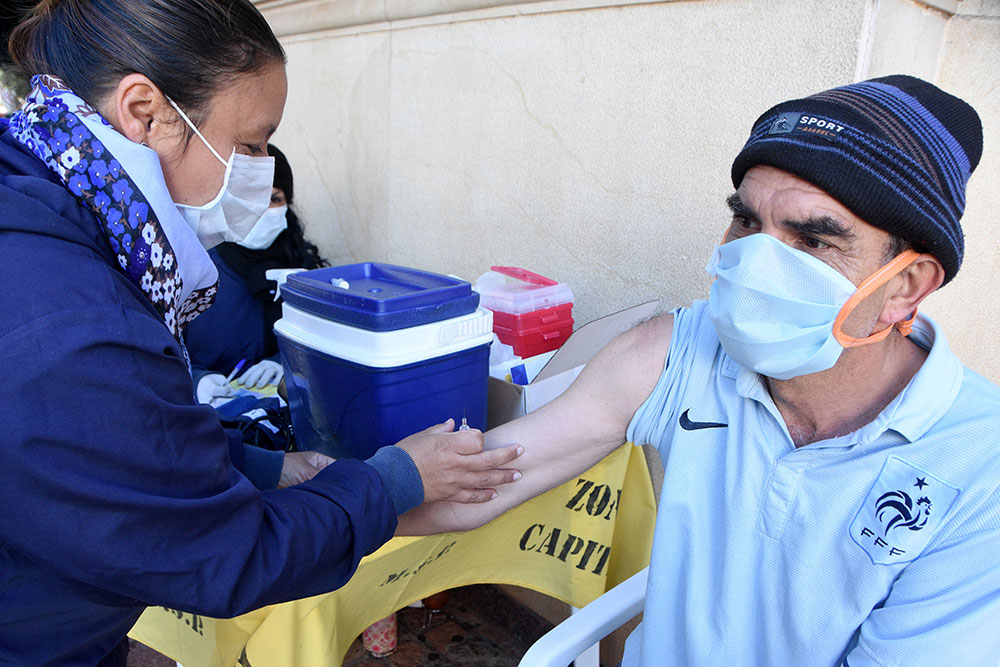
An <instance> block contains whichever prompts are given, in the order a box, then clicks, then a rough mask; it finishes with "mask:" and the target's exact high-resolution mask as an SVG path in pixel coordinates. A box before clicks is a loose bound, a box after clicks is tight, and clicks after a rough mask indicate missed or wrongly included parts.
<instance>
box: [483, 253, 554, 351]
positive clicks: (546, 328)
mask: <svg viewBox="0 0 1000 667" xmlns="http://www.w3.org/2000/svg"><path fill="white" fill-rule="evenodd" d="M490 268H491V270H492V271H494V272H496V274H500V276H509V277H511V278H515V279H516V280H515V281H514V282H509V281H506V279H504V278H502V277H500V276H491V274H486V275H485V276H483V277H481V278H480V279H479V280H478V281H477V282H476V285H477V290H478V291H479V292H480V303H481V304H482V305H483V306H484V307H486V308H489V309H490V310H492V311H493V332H494V333H495V334H496V335H497V338H499V339H500V342H502V343H504V344H506V345H510V346H512V347H513V348H514V354H516V355H517V356H519V357H521V358H522V359H527V358H528V357H533V356H535V355H536V354H542V353H543V352H549V351H550V350H555V349H558V348H559V347H560V346H561V345H562V344H563V343H565V342H566V339H567V338H569V336H570V334H572V333H573V292H572V291H571V290H570V289H569V287H567V286H566V285H564V284H562V283H559V282H556V281H555V280H552V279H550V278H546V277H544V276H540V275H538V274H537V273H532V272H531V271H527V270H525V269H520V268H517V267H510V266H493V267H490Z"/></svg>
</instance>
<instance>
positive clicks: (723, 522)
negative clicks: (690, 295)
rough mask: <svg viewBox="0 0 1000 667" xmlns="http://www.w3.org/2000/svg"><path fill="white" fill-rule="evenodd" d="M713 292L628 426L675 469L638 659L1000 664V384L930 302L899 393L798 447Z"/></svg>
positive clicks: (649, 665) (678, 316)
mask: <svg viewBox="0 0 1000 667" xmlns="http://www.w3.org/2000/svg"><path fill="white" fill-rule="evenodd" d="M706 305H707V304H706V303H705V302H696V303H695V304H694V305H692V307H691V308H689V309H680V310H678V311H676V312H675V315H674V318H675V319H674V331H673V337H672V340H671V343H670V349H669V352H668V355H667V364H666V367H665V370H664V372H663V374H662V376H661V377H660V380H659V382H658V383H657V386H656V388H655V389H654V390H653V392H652V394H650V396H649V397H648V398H647V399H646V401H645V402H644V403H643V405H642V406H641V407H640V408H639V410H638V411H637V412H636V414H635V416H634V417H633V419H632V423H631V424H630V425H629V429H628V438H629V439H630V440H631V441H632V442H634V443H636V444H646V443H649V444H652V445H654V446H656V447H657V448H658V449H659V452H660V456H661V458H662V460H663V465H664V479H663V490H662V493H661V496H660V503H659V510H658V514H657V520H656V534H655V537H654V540H653V556H652V563H651V565H650V573H649V586H648V590H647V594H646V604H645V610H644V620H643V622H642V624H641V625H639V627H638V628H637V629H636V630H635V631H634V632H633V633H632V635H631V636H630V637H629V639H628V642H627V644H626V649H625V658H624V660H623V665H624V666H625V667H634V666H636V665H642V666H643V667H670V666H674V665H676V666H683V667H695V666H701V667H720V666H726V667H730V666H737V665H738V666H743V665H757V666H760V667H781V666H784V665H788V666H795V667H802V666H809V667H815V666H833V665H841V664H849V665H850V666H851V667H875V666H878V667H888V666H891V665H899V666H905V667H913V666H915V665H927V666H929V667H938V666H941V665H946V666H948V667H959V666H966V665H969V666H973V665H974V666H980V665H991V666H992V665H998V664H1000V492H998V486H1000V389H998V388H997V386H996V385H994V384H992V383H990V382H988V381H987V380H985V379H983V378H982V377H980V376H978V375H976V374H975V373H973V372H972V371H969V370H967V369H965V368H963V367H962V364H961V363H960V362H959V360H958V358H957V357H955V355H954V354H953V353H952V352H951V350H950V349H949V348H948V345H947V343H946V341H945V339H944V336H943V334H942V333H941V331H940V329H939V328H938V327H937V325H935V324H934V323H933V322H932V321H931V320H930V319H928V318H926V317H923V316H920V317H918V319H917V322H916V324H915V326H914V329H913V334H912V338H913V340H915V341H916V342H918V343H919V344H920V345H921V346H923V347H925V348H927V349H929V350H930V354H929V355H928V357H927V359H926V361H925V362H924V364H923V366H922V367H921V369H920V371H919V372H918V373H917V374H916V375H915V376H914V377H913V379H912V380H911V381H910V383H909V385H908V386H907V387H906V388H905V389H904V390H903V391H902V392H901V393H900V394H899V396H897V397H896V398H895V399H894V400H893V401H892V402H891V403H890V404H889V405H888V406H886V408H885V409H884V410H883V411H882V412H881V413H880V414H879V415H878V416H877V417H876V418H875V419H874V420H873V421H872V422H871V423H870V424H868V425H866V426H864V427H862V428H861V429H858V430H857V431H855V432H854V433H851V434H849V435H845V436H841V437H837V438H832V439H829V440H823V441H820V442H815V443H812V444H809V445H807V446H805V447H801V448H799V449H796V448H795V446H794V445H793V444H792V440H791V438H790V437H789V435H788V431H787V429H786V428H785V424H784V421H783V420H782V418H781V415H780V414H779V412H778V410H777V408H776V407H775V405H774V403H773V401H772V400H771V398H770V395H769V394H768V392H767V390H766V387H765V385H764V383H763V381H762V379H761V378H760V376H758V375H757V374H755V373H753V372H750V371H747V370H746V369H743V368H741V367H740V366H738V365H737V364H736V363H735V362H734V361H732V360H731V359H730V358H729V357H727V356H726V354H725V353H724V352H723V351H722V348H721V347H720V345H719V341H718V338H717V337H716V335H715V330H714V328H713V326H712V323H711V321H710V319H709V318H708V314H707V308H706ZM845 659H846V661H845Z"/></svg>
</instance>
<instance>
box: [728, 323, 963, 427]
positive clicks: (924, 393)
mask: <svg viewBox="0 0 1000 667" xmlns="http://www.w3.org/2000/svg"><path fill="white" fill-rule="evenodd" d="M910 339H911V340H912V341H913V342H915V343H916V344H917V345H919V346H920V347H922V348H924V349H926V350H928V351H929V352H928V355H927V358H926V359H925V360H924V363H923V364H922V365H921V366H920V370H918V371H917V373H916V374H915V375H914V376H913V378H912V379H911V380H910V382H909V383H908V384H907V385H906V387H905V388H904V389H903V391H901V392H899V394H898V395H897V396H896V397H895V398H894V399H893V400H892V401H891V402H890V403H889V404H888V405H887V406H885V408H884V409H883V410H882V412H880V413H879V414H878V415H877V416H876V417H875V419H873V420H872V421H871V422H870V423H868V424H866V425H865V426H862V427H861V428H860V429H858V430H857V431H855V432H854V433H852V434H850V435H848V436H842V437H844V438H850V440H852V441H854V442H860V443H866V442H871V441H873V440H875V439H876V438H878V437H879V436H880V435H882V434H883V433H884V432H885V431H887V430H889V429H892V430H894V431H896V432H898V433H899V434H900V435H902V436H903V437H904V438H906V439H907V440H909V441H910V442H913V441H914V440H916V439H918V438H920V437H921V436H922V435H923V434H924V433H926V432H927V431H928V430H929V429H930V428H931V427H932V426H933V425H934V424H935V423H937V421H938V420H939V419H940V418H941V417H942V416H943V415H944V413H945V412H947V411H948V409H949V408H951V405H952V403H954V402H955V398H956V397H957V396H958V392H959V389H961V386H962V379H963V377H964V373H965V369H964V368H963V366H962V362H961V361H959V359H958V357H956V356H955V353H954V352H952V351H951V348H950V347H948V341H947V340H946V339H945V336H944V333H943V332H942V331H941V328H940V327H939V326H938V325H937V323H935V322H934V321H933V320H932V319H931V318H929V317H927V316H926V315H923V314H922V313H921V314H918V315H917V319H916V321H915V322H914V323H913V332H912V333H911V334H910ZM721 372H722V374H723V375H725V376H727V377H731V378H734V379H735V380H736V391H737V393H738V394H739V395H741V396H743V397H744V398H750V399H753V400H755V401H758V402H759V403H761V404H762V405H764V406H765V407H766V408H768V409H770V408H771V406H772V405H773V401H772V400H771V397H770V395H769V394H768V392H767V385H766V384H765V383H764V380H763V378H762V377H761V376H760V375H759V374H758V373H755V372H753V371H751V370H749V369H747V368H744V367H742V366H740V365H739V364H737V363H736V362H735V361H733V360H732V359H731V358H730V357H729V356H728V355H726V354H723V359H722V368H721ZM835 440H837V441H840V440H841V438H835Z"/></svg>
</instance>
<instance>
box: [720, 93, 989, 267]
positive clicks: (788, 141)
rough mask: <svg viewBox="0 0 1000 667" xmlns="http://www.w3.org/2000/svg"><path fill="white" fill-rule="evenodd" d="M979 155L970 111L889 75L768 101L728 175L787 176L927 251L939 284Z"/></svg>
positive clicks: (952, 253)
mask: <svg viewBox="0 0 1000 667" xmlns="http://www.w3.org/2000/svg"><path fill="white" fill-rule="evenodd" d="M982 152H983V128H982V124H981V123H980V120H979V116H978V114H976V111H975V109H973V108H972V107H971V106H969V105H968V104H967V103H966V102H964V101H963V100H960V99H959V98H957V97H954V96H953V95H949V94H948V93H946V92H944V91H943V90H941V89H940V88H938V87H937V86H934V85H932V84H930V83H927V82H926V81H923V80H921V79H917V78H914V77H912V76H904V75H895V76H887V77H882V78H879V79H871V80H869V81H862V82H860V83H854V84H851V85H848V86H843V87H840V88H834V89H832V90H827V91H824V92H822V93H817V94H816V95H812V96H810V97H806V98H804V99H800V100H792V101H789V102H782V103H781V104H779V105H777V106H775V107H772V108H771V109H770V110H768V111H766V112H765V113H764V114H763V115H762V116H760V118H758V119H757V121H756V122H755V123H754V126H753V130H752V131H751V132H750V138H749V139H748V140H747V143H746V145H745V146H743V150H742V151H740V154H739V155H737V156H736V160H735V161H734V162H733V168H732V178H733V185H734V186H736V187H737V188H738V187H739V186H740V183H741V182H742V181H743V176H744V174H746V172H747V170H748V169H750V167H752V166H754V165H769V166H772V167H777V168H778V169H782V170H784V171H787V172H789V173H792V174H795V175H796V176H798V177H799V178H802V179H804V180H806V181H809V182H810V183H812V184H813V185H815V186H817V187H819V188H821V189H822V190H824V191H825V192H827V193H828V194H829V195H830V196H832V197H833V198H834V199H836V200H837V201H839V202H840V203H841V204H843V205H844V206H846V207H847V208H848V209H850V210H851V211H852V212H853V213H854V214H855V215H857V216H858V217H859V218H861V219H862V220H864V221H865V222H867V223H869V224H871V225H874V226H875V227H879V228H881V229H884V230H885V231H887V232H889V233H890V234H894V235H896V236H899V237H901V238H903V239H906V240H907V241H910V242H911V243H912V244H913V245H914V246H915V247H916V248H917V249H918V250H920V251H923V252H929V253H931V254H933V255H934V256H935V257H937V259H938V260H939V261H940V262H941V264H942V265H943V266H944V271H945V278H944V282H945V283H947V282H948V281H950V280H951V279H952V278H953V277H954V276H955V274H956V273H957V272H958V268H959V266H960V265H961V264H962V254H963V251H964V242H963V235H962V227H961V225H960V224H959V220H960V219H961V217H962V212H963V211H964V210H965V185H966V183H967V182H968V180H969V175H970V174H971V173H972V171H973V169H975V168H976V165H977V164H979V158H980V156H981V155H982Z"/></svg>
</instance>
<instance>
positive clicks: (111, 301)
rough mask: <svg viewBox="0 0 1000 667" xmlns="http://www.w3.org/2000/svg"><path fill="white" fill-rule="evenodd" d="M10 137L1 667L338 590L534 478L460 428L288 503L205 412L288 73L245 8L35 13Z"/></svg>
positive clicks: (327, 475) (1, 355)
mask: <svg viewBox="0 0 1000 667" xmlns="http://www.w3.org/2000/svg"><path fill="white" fill-rule="evenodd" d="M9 44H10V51H11V54H12V57H13V59H14V61H15V63H16V64H17V66H18V67H19V68H20V69H21V70H22V71H23V72H24V74H25V75H27V76H29V77H30V78H31V81H32V86H33V88H32V91H31V93H30V94H29V95H28V98H27V100H26V102H25V104H24V106H23V107H22V109H21V110H20V111H18V112H17V113H15V114H13V115H12V116H11V118H10V119H9V120H6V119H5V120H0V211H3V215H2V216H0V238H2V242H0V283H2V284H3V285H4V289H3V290H2V291H0V368H3V369H4V381H3V383H2V384H0V404H2V405H3V407H4V410H5V412H6V415H7V419H6V420H5V426H6V428H5V430H4V435H3V444H2V446H0V501H2V504H3V512H0V663H2V664H17V665H97V664H101V665H104V664H114V663H118V664H120V663H121V655H120V654H118V653H117V652H116V651H115V649H116V647H119V646H121V645H122V639H123V638H124V637H125V635H126V633H127V632H128V631H129V629H130V628H131V627H132V625H133V624H134V623H135V621H136V619H137V618H138V617H139V615H140V614H141V613H142V611H143V609H144V608H145V607H147V606H149V605H159V606H165V607H170V608H174V609H183V610H185V611H188V612H192V613H197V614H204V615H207V616H214V617H231V616H235V615H238V614H242V613H244V612H247V611H250V610H252V609H256V608H258V607H261V606H264V605H269V604H274V603H278V602H283V601H287V600H292V599H297V598H302V597H307V596H312V595H317V594H321V593H325V592H328V591H331V590H333V589H336V588H338V587H339V586H341V585H343V584H344V583H345V582H346V581H347V580H348V579H349V578H350V577H351V576H352V574H353V573H354V571H355V569H356V568H357V566H358V563H359V561H360V560H361V558H362V557H363V556H365V555H367V554H369V553H372V552H373V551H374V550H375V549H377V548H378V547H379V546H381V545H382V544H383V543H385V542H386V541H387V540H389V539H390V538H391V537H392V536H393V533H394V531H395V528H396V525H397V516H398V515H400V514H402V513H403V512H405V511H406V510H408V509H410V508H412V507H414V506H416V505H418V504H419V503H421V502H427V501H434V500H440V499H444V498H453V499H460V500H464V501H468V502H485V501H489V500H491V499H492V498H493V497H495V495H496V491H495V489H494V488H493V487H497V486H502V485H503V484H505V483H508V482H511V481H513V480H514V479H516V477H517V472H516V471H514V470H510V469H504V468H503V467H502V466H505V465H507V464H508V463H509V462H510V461H512V460H513V459H514V458H516V456H517V455H518V454H519V451H518V448H516V447H510V448H506V449H505V450H503V451H501V452H492V451H491V452H484V451H483V450H482V446H483V440H482V434H481V433H479V432H478V431H474V430H473V431H453V429H454V423H453V422H452V421H450V420H449V422H446V423H444V424H440V425H437V426H434V427H431V428H429V429H426V430H425V431H422V432H420V433H417V434H414V435H412V436H410V437H408V438H405V439H403V440H402V441H400V442H399V443H398V444H397V445H394V446H389V447H382V448H381V449H379V450H378V451H377V452H376V454H375V455H374V456H373V457H372V458H370V459H368V460H367V461H359V460H351V459H338V460H337V461H335V462H333V463H331V464H329V465H327V466H326V467H324V468H323V469H322V470H320V471H319V472H318V473H317V474H316V476H315V477H313V478H312V479H310V480H308V481H306V482H304V483H302V484H298V485H296V486H293V487H291V488H288V489H274V490H268V491H260V490H258V489H257V488H255V487H254V486H253V485H252V484H251V483H250V481H249V480H248V479H247V478H246V477H245V476H244V475H243V474H242V473H241V472H240V471H239V468H240V466H241V464H242V457H243V443H242V438H241V434H240V433H239V432H238V431H227V430H225V429H223V427H222V425H221V424H220V421H219V417H218V415H217V413H216V412H215V410H214V409H212V408H211V407H209V406H207V405H203V404H199V403H197V402H196V401H195V397H194V391H193V385H192V382H191V373H190V363H189V361H188V358H187V352H186V350H185V347H184V342H183V340H184V329H185V327H186V326H187V325H188V323H189V322H190V321H192V320H193V319H195V318H196V317H197V316H198V314H199V313H200V312H202V311H204V310H206V309H207V308H209V307H210V306H211V304H212V300H213V297H214V295H215V292H216V289H217V276H218V272H217V270H216V268H215V266H214V265H213V264H212V261H211V259H210V258H209V256H208V253H207V252H206V248H209V247H212V246H214V245H217V244H218V243H220V242H222V241H239V240H241V239H243V238H244V237H245V236H247V234H248V232H249V231H250V230H251V229H252V228H253V226H254V225H255V224H256V223H257V221H258V220H259V219H260V218H261V216H262V215H263V213H264V211H265V210H267V208H268V202H269V199H270V195H271V187H272V180H273V158H271V157H268V156H267V155H266V146H267V142H268V140H269V138H270V137H271V135H272V134H273V133H274V131H275V129H276V128H277V126H278V124H279V122H280V121H281V116H282V111H283V109H284V104H285V96H286V90H287V80H286V77H285V55H284V51H283V49H282V47H281V45H280V43H279V42H278V40H277V38H276V37H275V36H274V33H273V32H272V31H271V29H270V27H269V26H268V24H267V22H266V21H265V20H264V18H263V17H262V16H261V15H260V12H259V11H258V10H257V9H256V8H255V7H254V5H253V4H252V3H251V2H250V0H129V2H119V1H118V0H43V1H42V2H40V3H38V5H37V6H36V7H35V8H34V9H33V11H32V12H31V13H30V14H29V15H28V16H27V18H26V19H25V20H24V21H22V22H21V23H19V24H18V26H17V27H16V28H15V29H14V31H13V32H12V34H11V37H10V42H9Z"/></svg>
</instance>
